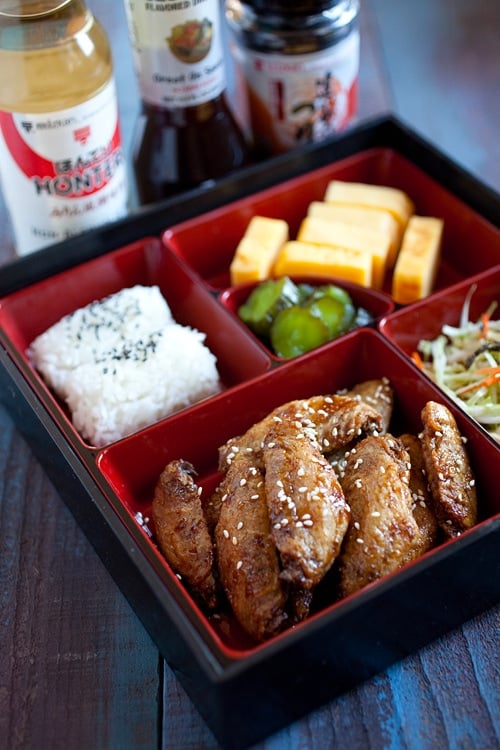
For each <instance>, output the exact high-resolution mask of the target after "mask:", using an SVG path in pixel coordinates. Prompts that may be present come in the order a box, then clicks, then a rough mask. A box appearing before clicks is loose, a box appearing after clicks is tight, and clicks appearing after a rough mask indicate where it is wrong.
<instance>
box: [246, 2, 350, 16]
mask: <svg viewBox="0 0 500 750" xmlns="http://www.w3.org/2000/svg"><path fill="white" fill-rule="evenodd" d="M244 1H245V0H244ZM339 2H341V0H281V2H280V0H249V2H248V3H247V4H248V5H250V6H251V7H252V8H253V10H255V11H256V12H257V13H261V14H262V15H268V16H270V15H275V14H280V15H281V14H285V13H287V14H289V15H294V16H308V15H314V14H315V13H322V12H323V11H324V10H328V9H329V8H333V7H334V6H335V5H338V4H339Z"/></svg>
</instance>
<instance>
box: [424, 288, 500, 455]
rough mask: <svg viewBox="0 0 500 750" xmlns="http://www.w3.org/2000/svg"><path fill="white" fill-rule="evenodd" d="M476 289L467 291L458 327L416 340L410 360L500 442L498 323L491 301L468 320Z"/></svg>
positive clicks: (499, 325) (499, 337)
mask: <svg viewBox="0 0 500 750" xmlns="http://www.w3.org/2000/svg"><path fill="white" fill-rule="evenodd" d="M476 288H477V287H476V286H475V285H472V286H471V288H470V289H469V291H468V293H467V295H466V298H465V301H464V304H463V306H462V310H461V314H460V320H459V323H458V325H457V326H451V325H448V324H445V325H443V327H442V329H441V333H440V334H439V335H438V336H437V337H436V338H435V339H433V340H426V339H422V340H421V341H419V343H418V346H417V351H416V352H414V353H413V359H414V361H415V362H416V363H417V365H418V366H419V367H420V369H421V370H422V371H423V372H425V373H426V374H427V375H428V376H429V377H430V378H431V379H432V380H433V381H434V382H435V383H436V384H437V385H438V386H439V387H440V388H442V389H443V391H445V393H446V394H447V395H448V396H450V397H451V398H452V399H454V401H456V402H457V403H458V405H459V406H460V407H461V408H462V409H464V411H466V412H467V413H468V414H469V416H471V417H473V418H474V419H475V420H476V421H477V422H479V423H480V424H481V425H482V427H483V428H484V429H485V430H486V431H487V432H488V433H489V434H490V435H491V436H492V437H493V438H494V439H495V440H496V441H497V442H500V320H493V319H492V315H493V313H494V312H495V310H496V308H497V307H498V301H493V302H492V303H491V304H490V305H489V307H488V309H487V310H486V311H485V312H484V313H483V314H482V315H481V316H480V318H479V319H478V320H477V321H473V320H471V319H470V303H471V299H472V296H473V294H474V292H475V291H476Z"/></svg>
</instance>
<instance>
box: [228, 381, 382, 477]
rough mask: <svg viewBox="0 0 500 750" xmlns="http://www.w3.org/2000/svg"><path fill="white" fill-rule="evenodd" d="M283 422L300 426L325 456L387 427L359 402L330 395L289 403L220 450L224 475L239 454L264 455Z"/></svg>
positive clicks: (275, 410)
mask: <svg viewBox="0 0 500 750" xmlns="http://www.w3.org/2000/svg"><path fill="white" fill-rule="evenodd" d="M283 421H286V422H289V423H293V424H297V425H298V426H300V428H301V429H303V430H304V431H305V432H306V433H307V435H308V438H309V440H310V441H311V442H312V443H316V444H317V445H318V447H319V449H320V450H321V452H322V453H327V452H329V451H333V450H337V449H339V448H342V447H344V446H346V445H348V444H350V443H351V442H352V441H353V440H354V439H359V438H360V437H361V436H363V435H368V434H373V433H377V432H380V431H381V429H382V426H383V418H382V416H381V415H380V413H379V412H378V411H376V409H374V408H373V407H371V406H370V405H369V404H366V403H364V402H363V401H361V400H360V399H359V398H351V397H349V396H345V395H327V396H313V397H312V398H308V399H297V400H295V401H289V402H287V403H286V404H283V405H282V406H278V407H277V408H276V409H274V410H273V411H272V412H271V413H270V414H268V415H267V416H266V417H264V419H262V420H261V421H260V422H256V423H255V424H254V425H253V426H252V427H250V429H249V430H247V432H245V433H244V435H242V436H239V437H236V438H232V439H231V440H228V442H227V443H225V444H224V445H223V446H222V447H221V448H220V450H219V469H220V471H222V472H224V471H226V470H227V467H228V466H229V465H230V464H231V461H232V460H233V458H234V456H235V455H236V454H237V453H239V452H242V451H243V452H246V453H248V452H250V453H254V454H260V453H261V451H262V446H263V443H264V440H265V439H266V436H267V434H268V432H269V430H270V429H271V428H272V427H273V426H274V425H275V424H279V423H281V422H283Z"/></svg>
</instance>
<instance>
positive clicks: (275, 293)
mask: <svg viewBox="0 0 500 750" xmlns="http://www.w3.org/2000/svg"><path fill="white" fill-rule="evenodd" d="M299 296H300V295H299V290H298V288H297V286H296V284H294V283H293V281H292V280H291V279H289V278H288V277H287V276H284V277H283V278H281V279H276V280H273V279H270V280H269V281H263V282H262V283H261V284H259V285H258V286H257V287H255V289H254V290H253V291H252V292H251V294H250V295H249V297H248V299H247V301H246V302H245V303H244V304H243V305H241V306H240V308H239V309H238V315H239V316H240V318H241V320H242V321H243V322H244V323H246V324H247V325H248V326H249V328H251V329H252V331H254V332H255V333H256V334H257V335H258V336H267V335H268V334H269V329H270V327H271V323H272V322H273V320H274V318H275V317H276V316H277V314H278V313H279V312H280V311H281V310H284V309H285V308H287V307H290V306H291V305H294V304H296V303H298V301H299Z"/></svg>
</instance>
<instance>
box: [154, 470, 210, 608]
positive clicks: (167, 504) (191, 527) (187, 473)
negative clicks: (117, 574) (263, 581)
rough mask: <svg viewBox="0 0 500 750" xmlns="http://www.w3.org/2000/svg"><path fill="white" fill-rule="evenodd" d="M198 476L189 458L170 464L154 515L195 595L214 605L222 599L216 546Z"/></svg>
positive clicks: (166, 548)
mask: <svg viewBox="0 0 500 750" xmlns="http://www.w3.org/2000/svg"><path fill="white" fill-rule="evenodd" d="M195 476H196V471H195V469H194V467H193V466H192V465H191V464H190V463H189V462H188V461H182V460H179V461H172V462H171V463H169V464H167V466H166V467H165V469H164V470H163V472H162V473H161V475H160V478H159V480H158V482H157V485H156V487H155V492H154V497H153V503H152V513H151V515H152V518H153V522H154V525H155V531H156V538H157V541H158V545H159V547H160V549H161V551H162V552H163V554H164V555H165V557H166V559H167V561H168V562H169V564H170V565H171V567H172V568H173V570H174V571H175V572H176V573H177V574H178V575H179V576H181V578H182V579H184V580H185V582H186V584H187V585H188V587H189V589H190V590H191V592H192V593H193V595H194V596H196V597H197V598H199V599H201V600H202V601H203V602H204V603H205V604H206V605H207V606H208V607H209V608H211V609H213V608H215V607H216V605H217V600H218V598H217V585H216V581H215V577H214V574H213V569H214V549H213V544H212V540H211V538H210V534H209V532H208V527H207V522H206V520H205V516H204V513H203V508H202V504H201V498H200V488H199V487H198V486H197V484H196V483H195V481H194V477H195Z"/></svg>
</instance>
